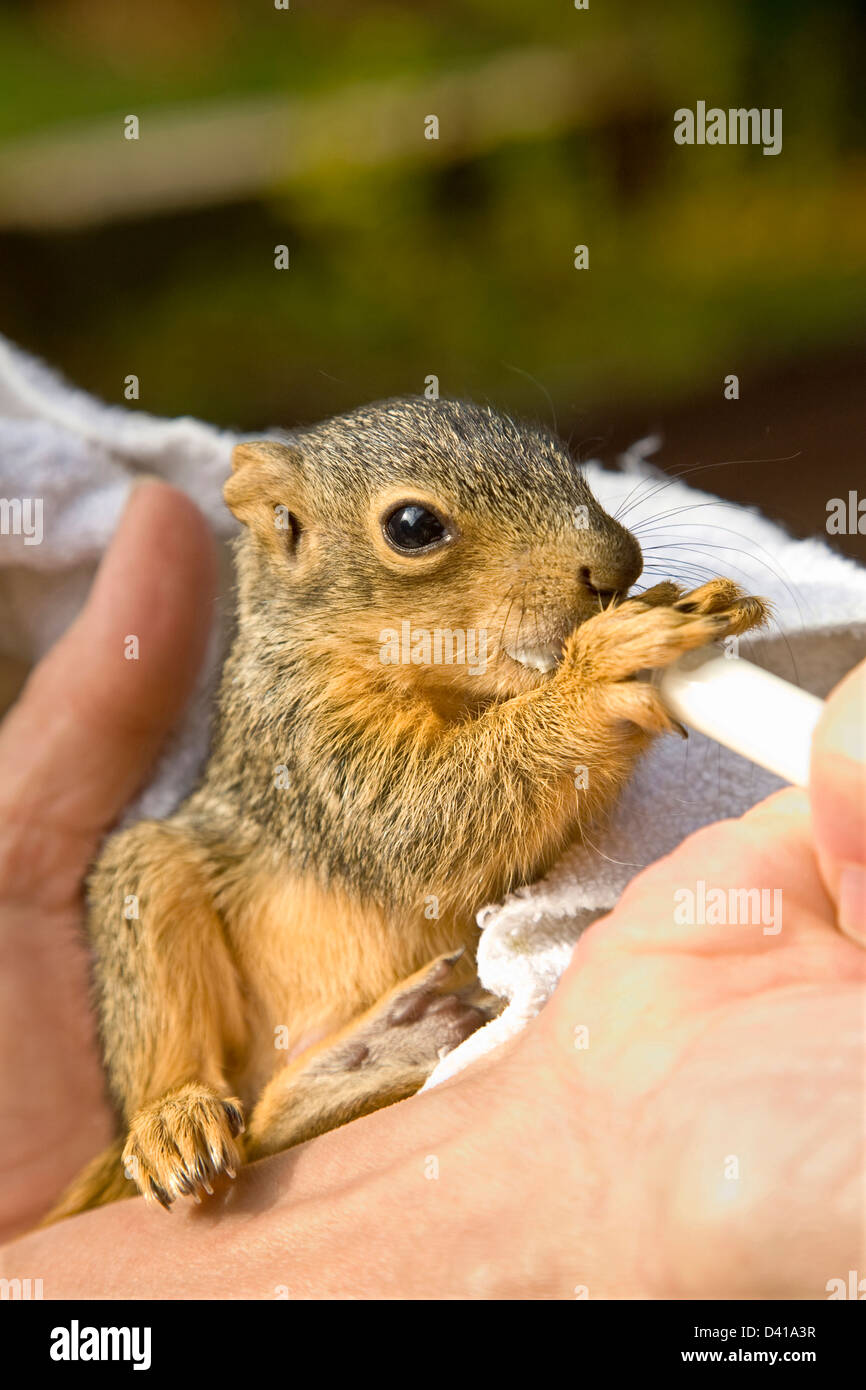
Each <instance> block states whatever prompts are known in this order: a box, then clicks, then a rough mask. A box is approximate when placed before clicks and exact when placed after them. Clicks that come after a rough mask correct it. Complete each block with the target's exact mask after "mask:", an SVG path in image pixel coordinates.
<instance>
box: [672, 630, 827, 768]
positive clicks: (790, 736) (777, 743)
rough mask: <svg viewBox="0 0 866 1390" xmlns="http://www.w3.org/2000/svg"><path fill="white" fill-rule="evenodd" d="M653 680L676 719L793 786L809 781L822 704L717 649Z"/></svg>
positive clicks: (698, 653) (681, 662)
mask: <svg viewBox="0 0 866 1390" xmlns="http://www.w3.org/2000/svg"><path fill="white" fill-rule="evenodd" d="M654 679H655V681H656V684H657V685H658V688H659V690H660V692H661V695H662V698H663V700H664V702H665V704H666V706H667V708H668V709H669V710H670V712H671V714H672V715H673V716H674V718H675V719H679V720H680V722H681V723H683V724H688V725H690V726H691V727H692V728H693V729H697V731H698V732H699V733H702V734H707V735H708V736H709V737H710V738H713V739H715V740H716V742H717V743H721V744H724V746H725V748H732V749H733V751H734V752H735V753H741V754H742V756H743V757H744V758H748V759H749V760H750V761H751V762H753V763H757V764H758V765H759V767H765V768H767V769H768V771H770V772H775V773H776V775H777V776H778V777H783V778H784V779H785V781H786V782H791V783H793V784H794V786H797V787H805V786H807V785H808V782H809V752H810V749H811V744H812V734H813V732H814V729H815V725H816V724H817V722H818V719H819V718H820V715H821V711H822V709H823V708H824V701H823V700H819V699H818V697H817V696H816V695H810V694H808V692H807V691H805V690H799V689H798V688H797V686H795V685H790V684H789V682H788V681H784V680H781V679H780V677H779V676H774V675H771V674H770V672H769V671H762V670H761V668H760V667H759V666H753V665H752V663H751V662H749V661H744V660H743V659H742V658H741V657H727V656H724V655H722V654H720V651H719V648H718V647H703V648H701V650H700V651H696V652H689V653H687V654H686V655H685V656H682V657H680V659H679V660H678V661H677V662H675V663H674V665H673V666H670V667H668V668H667V670H665V671H657V672H656V673H655V676H654Z"/></svg>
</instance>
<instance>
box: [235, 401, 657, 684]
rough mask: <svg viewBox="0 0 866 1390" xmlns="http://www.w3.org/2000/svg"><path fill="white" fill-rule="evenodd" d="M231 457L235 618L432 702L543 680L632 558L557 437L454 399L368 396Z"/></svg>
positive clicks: (632, 544) (629, 577) (629, 542)
mask: <svg viewBox="0 0 866 1390" xmlns="http://www.w3.org/2000/svg"><path fill="white" fill-rule="evenodd" d="M233 469H234V471H233V473H232V476H231V477H230V478H229V480H228V482H227V483H226V487H225V498H226V502H227V503H228V506H229V507H230V508H231V510H232V511H233V512H234V514H235V516H236V517H237V518H238V519H239V520H240V521H241V522H242V523H243V524H244V526H245V528H246V530H245V532H244V533H242V537H241V540H240V542H239V581H240V609H239V613H240V627H241V631H242V633H243V631H244V627H245V625H246V628H247V631H248V635H249V637H250V638H251V640H252V641H253V642H255V643H256V644H258V645H260V646H261V647H263V648H267V649H270V650H272V651H274V652H277V651H283V652H286V653H288V654H290V656H291V659H292V661H293V663H295V664H296V662H297V661H298V660H303V659H304V657H305V656H306V657H307V658H308V659H309V660H310V661H312V662H314V663H315V664H316V667H317V669H318V670H319V671H322V667H321V665H320V663H321V662H322V661H327V660H328V659H329V658H332V659H333V660H334V661H336V662H337V663H338V665H339V666H340V668H341V669H342V670H343V671H344V672H349V671H356V672H358V674H359V675H360V676H361V678H362V679H367V680H369V679H374V680H375V681H376V682H377V683H379V684H381V683H383V682H384V683H385V684H388V685H390V686H391V687H392V688H393V687H394V686H397V687H402V688H403V689H407V688H412V689H413V690H414V691H415V692H418V691H422V692H424V693H425V694H426V695H427V696H428V697H429V699H430V701H431V703H433V704H438V705H439V706H440V707H441V708H442V709H443V710H447V709H452V708H453V709H455V710H459V709H460V708H468V707H472V706H475V705H480V704H483V703H485V702H487V701H489V700H491V699H496V698H504V697H508V696H511V695H515V694H518V693H519V692H521V691H524V690H530V689H533V688H535V687H536V686H538V685H539V684H540V683H542V682H543V681H545V680H547V679H549V677H550V674H551V673H552V672H553V670H554V669H555V667H556V664H557V662H558V660H559V658H560V656H561V653H562V647H563V643H564V641H565V639H566V638H567V637H568V636H569V634H570V633H571V632H572V631H573V630H574V629H575V628H576V627H577V626H578V625H579V624H580V623H581V622H583V621H584V620H585V619H586V618H588V617H591V616H592V614H594V613H597V612H598V611H599V609H600V607H602V606H603V605H604V604H606V603H608V602H610V601H611V599H613V598H614V597H615V596H617V595H620V594H622V593H624V592H625V591H626V590H627V589H628V588H629V587H630V586H631V585H632V584H633V583H634V581H635V580H636V579H637V577H638V575H639V574H640V572H641V569H642V564H643V562H642V557H641V551H640V547H639V545H638V543H637V541H636V540H635V538H634V536H633V535H632V534H631V532H629V531H627V530H626V529H625V527H623V526H621V525H620V524H619V523H618V522H617V521H615V520H614V519H613V518H612V517H610V516H609V515H608V514H607V513H606V512H605V511H604V510H603V509H602V507H601V506H600V505H599V503H598V502H597V500H596V498H595V497H594V496H593V494H592V492H591V491H590V489H589V487H588V486H587V484H586V481H585V480H584V478H583V475H582V473H581V471H580V468H579V465H578V464H577V463H576V462H575V461H574V459H573V458H572V457H571V455H570V454H569V452H568V450H567V449H566V447H565V446H564V445H563V444H562V443H561V442H560V441H559V440H558V439H556V438H555V437H554V436H553V435H550V434H548V433H546V432H545V431H543V430H541V429H539V428H537V427H535V426H530V425H525V424H521V423H517V422H515V421H513V420H511V419H508V418H506V417H505V416H502V415H500V414H498V413H497V412H495V411H493V410H491V409H489V408H482V407H479V406H476V405H472V404H469V403H465V402H461V401H448V400H440V401H427V400H424V399H421V398H418V397H407V398H400V399H395V400H389V401H383V402H379V403H376V404H373V405H368V406H364V407H362V408H361V409H359V410H354V411H352V412H351V413H349V414H347V415H341V416H337V417H335V418H334V419H331V420H327V421H325V422H323V423H322V424H319V425H315V426H313V427H311V428H305V429H299V430H297V431H293V432H292V433H291V434H290V435H287V436H286V437H285V440H284V442H283V441H276V440H267V441H262V442H255V443H244V444H239V445H237V447H236V448H235V450H234V456H233ZM359 668H361V670H360V671H359Z"/></svg>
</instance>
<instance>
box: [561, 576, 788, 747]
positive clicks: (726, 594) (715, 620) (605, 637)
mask: <svg viewBox="0 0 866 1390" xmlns="http://www.w3.org/2000/svg"><path fill="white" fill-rule="evenodd" d="M769 614H770V606H769V604H768V603H767V601H766V600H765V599H762V598H754V597H752V596H750V595H747V594H745V593H744V592H743V591H742V589H740V587H739V585H737V584H734V583H733V581H732V580H730V579H713V580H710V582H709V583H707V584H703V585H701V587H700V588H698V589H693V590H692V591H691V592H689V593H683V592H682V590H681V589H680V588H679V586H678V585H676V584H672V583H663V584H657V585H656V586H655V587H654V588H652V589H648V590H647V591H646V593H644V594H641V595H640V596H639V597H636V598H629V599H625V600H624V601H623V602H622V603H619V604H612V605H611V606H610V607H608V608H605V609H604V610H603V611H602V612H601V613H598V614H596V615H595V616H593V617H592V618H589V619H587V621H586V622H585V623H583V624H582V625H581V626H580V627H579V628H578V629H577V630H576V631H575V632H574V633H573V634H572V636H571V637H570V638H569V640H568V642H567V643H566V647H565V654H564V659H563V663H562V668H561V672H562V677H563V678H564V679H572V680H574V679H576V680H577V682H578V686H579V689H580V691H581V692H583V693H585V692H586V691H587V690H589V689H594V690H595V691H597V692H603V696H604V706H605V710H606V712H607V713H608V714H609V715H610V716H612V717H614V718H622V719H626V720H629V721H630V722H631V723H633V724H636V725H637V726H638V727H639V728H641V729H643V730H644V731H646V732H647V733H663V732H667V731H671V730H677V731H678V732H680V733H684V732H685V730H683V729H682V726H681V725H678V724H677V723H676V721H675V720H673V719H672V718H671V716H670V715H669V714H668V713H667V711H666V709H665V707H664V705H663V703H662V700H661V697H660V696H659V694H658V692H657V690H656V689H655V687H654V686H653V685H650V684H649V683H647V682H645V681H636V680H635V679H634V677H635V676H636V675H637V674H638V672H640V671H648V670H651V669H653V668H656V667H660V666H669V665H670V664H671V663H672V662H674V661H676V659H677V658H678V657H680V656H682V655H683V654H684V653H685V652H688V651H692V650H693V649H694V648H696V647H703V646H706V645H707V644H708V643H709V642H715V641H719V640H720V639H721V638H723V637H727V636H729V635H731V634H739V633H743V632H748V631H749V630H750V629H751V628H755V627H761V626H762V625H763V624H764V623H766V621H767V619H768V617H769Z"/></svg>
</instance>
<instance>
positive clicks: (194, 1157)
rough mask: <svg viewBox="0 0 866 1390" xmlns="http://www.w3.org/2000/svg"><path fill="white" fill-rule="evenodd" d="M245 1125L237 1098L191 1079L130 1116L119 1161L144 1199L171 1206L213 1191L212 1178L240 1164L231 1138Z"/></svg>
mask: <svg viewBox="0 0 866 1390" xmlns="http://www.w3.org/2000/svg"><path fill="white" fill-rule="evenodd" d="M243 1128H244V1121H243V1114H242V1111H241V1104H240V1101H239V1100H235V1099H224V1098H223V1097H221V1096H219V1095H217V1093H216V1091H214V1090H212V1089H211V1088H210V1087H209V1086H204V1085H199V1084H197V1083H192V1084H189V1085H186V1086H180V1087H179V1088H178V1089H177V1090H176V1091H169V1092H168V1093H167V1094H166V1095H164V1096H162V1097H160V1099H159V1100H156V1101H152V1102H151V1103H150V1104H148V1105H145V1106H142V1108H141V1109H140V1110H138V1111H137V1112H136V1114H135V1115H133V1117H132V1122H131V1124H130V1130H129V1137H128V1139H127V1141H126V1145H125V1147H124V1150H123V1157H122V1159H121V1162H122V1164H123V1168H124V1172H125V1173H126V1176H127V1177H128V1178H130V1179H131V1180H132V1181H133V1182H135V1183H136V1184H137V1186H138V1189H139V1191H140V1192H141V1193H142V1195H143V1196H144V1197H145V1199H146V1200H147V1201H152V1202H158V1203H159V1204H160V1206H162V1207H165V1209H166V1211H168V1209H169V1208H170V1206H171V1204H172V1202H173V1201H174V1199H175V1198H176V1197H186V1196H191V1197H195V1199H196V1200H197V1201H201V1194H202V1192H208V1193H212V1192H213V1185H212V1184H213V1181H214V1179H215V1178H217V1177H219V1176H220V1175H221V1174H223V1173H225V1174H227V1175H228V1176H229V1177H230V1178H233V1177H234V1176H235V1174H236V1173H237V1170H238V1167H239V1166H240V1156H239V1154H238V1149H237V1146H236V1144H235V1142H234V1141H235V1139H236V1138H237V1136H238V1135H239V1134H240V1133H242V1131H243Z"/></svg>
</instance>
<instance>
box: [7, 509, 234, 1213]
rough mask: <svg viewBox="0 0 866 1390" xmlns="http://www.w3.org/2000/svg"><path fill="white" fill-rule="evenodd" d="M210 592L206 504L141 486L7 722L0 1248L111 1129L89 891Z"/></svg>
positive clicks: (163, 720) (158, 736)
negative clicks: (79, 608)
mask: <svg viewBox="0 0 866 1390" xmlns="http://www.w3.org/2000/svg"><path fill="white" fill-rule="evenodd" d="M214 591H215V556H214V547H213V542H212V540H211V537H210V533H209V531H208V528H207V526H206V524H205V522H204V520H203V518H202V517H201V515H200V514H199V512H198V511H197V509H196V508H195V507H194V506H193V504H192V503H191V502H190V501H189V499H188V498H187V497H186V496H185V495H184V494H183V493H180V492H177V491H176V490H175V489H174V488H170V487H167V486H166V485H165V484H163V483H157V482H147V483H143V484H141V485H139V486H138V487H137V488H136V489H135V490H134V492H133V494H132V496H131V498H130V501H129V504H128V506H127V509H126V511H125V512H124V515H123V518H122V520H121V522H120V525H119V527H118V530H117V534H116V535H115V537H114V539H113V542H112V544H111V547H110V549H109V551H108V553H107V555H106V556H105V559H104V561H103V563H102V565H101V567H100V570H99V574H98V576H97V578H96V581H95V583H94V585H93V588H92V590H91V593H90V596H89V598H88V601H87V605H86V607H85V609H84V610H83V612H82V613H81V615H80V616H79V618H78V619H77V621H76V622H75V623H74V624H73V625H72V627H71V628H70V629H69V631H68V632H67V633H66V634H65V635H64V636H63V638H62V639H61V640H60V641H59V642H58V643H57V645H56V646H55V647H53V648H52V650H51V651H50V652H49V653H48V655H47V656H46V657H45V658H44V660H43V661H41V662H40V663H39V665H38V666H37V667H36V669H35V670H34V672H33V673H32V675H31V677H30V679H29V681H28V683H27V685H26V687H25V689H24V691H23V692H22V694H21V696H20V698H19V700H18V701H17V703H16V704H15V705H14V707H13V708H12V710H11V711H10V712H9V714H8V715H7V716H6V719H5V720H4V721H3V724H2V725H0V1115H2V1117H3V1118H2V1125H0V1238H3V1237H4V1236H5V1237H6V1238H8V1237H9V1236H10V1235H11V1234H13V1233H14V1232H15V1231H16V1230H21V1229H26V1227H28V1226H30V1225H32V1224H33V1223H34V1222H35V1221H36V1220H38V1219H39V1218H40V1217H41V1216H42V1215H44V1213H45V1212H46V1211H47V1210H48V1208H49V1207H50V1205H51V1204H52V1202H53V1201H54V1199H55V1198H56V1197H57V1196H58V1195H59V1194H60V1192H61V1190H62V1188H63V1187H64V1186H65V1184H66V1182H67V1181H68V1180H69V1179H70V1178H71V1177H73V1176H74V1174H75V1173H76V1172H77V1170H78V1169H79V1168H80V1167H81V1166H82V1165H83V1163H84V1162H85V1161H86V1160H87V1159H88V1158H91V1157H92V1156H93V1154H95V1153H96V1152H97V1151H98V1150H99V1149H100V1148H102V1147H103V1146H104V1145H105V1144H106V1143H107V1142H108V1141H109V1139H110V1138H111V1135H112V1121H111V1114H110V1111H109V1108H108V1105H107V1103H106V1100H105V1096H104V1080H103V1072H102V1067H101V1064H100V1059H99V1049H98V1046H97V1042H96V1029H95V1025H94V1021H93V1017H92V1013H91V1009H90V1007H89V1002H88V994H89V983H88V955H87V946H86V940H85V936H84V931H83V928H82V881H83V878H84V875H85V873H86V871H87V869H88V867H89V865H90V863H91V861H92V859H93V857H94V854H95V851H96V849H97V847H98V845H99V842H100V840H101V838H102V836H103V835H104V833H105V831H106V830H107V829H108V828H109V827H110V826H111V824H112V822H113V821H114V820H115V818H116V817H117V816H118V815H119V813H120V812H121V811H122V810H123V808H124V807H125V806H126V804H127V803H128V802H129V800H130V799H131V798H132V796H133V795H134V793H135V792H136V790H137V789H138V787H139V786H140V784H141V783H142V782H143V781H144V779H145V777H146V775H147V772H148V769H149V768H150V766H151V764H152V763H153V760H154V758H155V757H156V754H157V753H158V751H159V748H160V745H161V744H162V742H163V739H164V738H165V735H166V734H167V733H168V732H169V730H170V729H171V727H172V725H173V724H174V723H175V721H176V720H177V718H178V716H179V715H180V713H181V712H182V710H183V708H184V706H185V705H186V703H187V700H188V698H189V696H190V693H191V691H192V687H193V684H194V680H195V676H196V673H197V671H198V668H199V665H200V663H201V659H202V656H203V654H204V649H205V644H206V642H207V637H208V633H209V631H210V624H211V615H212V606H213V599H214ZM130 634H134V635H135V636H137V637H138V639H139V658H138V660H126V659H125V656H124V650H125V639H126V638H127V636H128V635H130Z"/></svg>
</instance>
